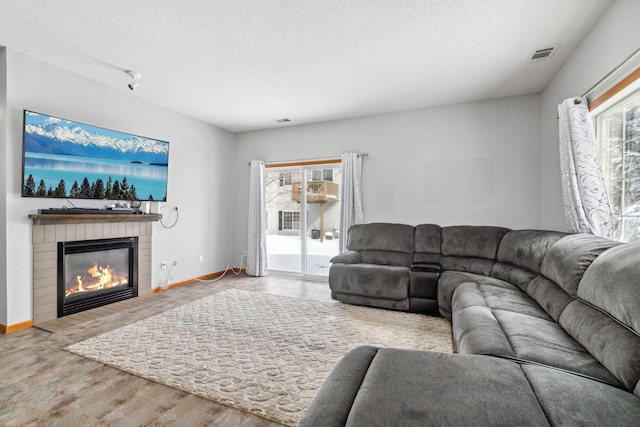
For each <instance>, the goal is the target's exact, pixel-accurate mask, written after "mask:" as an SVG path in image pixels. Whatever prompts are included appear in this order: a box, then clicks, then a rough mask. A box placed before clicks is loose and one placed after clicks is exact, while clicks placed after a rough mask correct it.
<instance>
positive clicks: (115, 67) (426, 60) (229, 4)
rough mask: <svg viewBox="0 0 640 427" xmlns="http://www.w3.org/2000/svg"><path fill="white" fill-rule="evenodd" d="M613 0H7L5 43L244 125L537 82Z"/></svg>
mask: <svg viewBox="0 0 640 427" xmlns="http://www.w3.org/2000/svg"><path fill="white" fill-rule="evenodd" d="M611 3H612V0H456V1H452V0H323V1H312V0H307V1H300V0H253V1H252V0H188V1H178V0H172V1H170V0H136V1H130V0H126V1H125V0H104V1H88V0H56V1H38V0H0V46H6V47H8V48H10V49H13V50H16V51H19V52H23V53H25V54H28V55H30V56H33V57H35V58H39V59H42V60H44V61H46V62H49V63H52V64H55V65H58V66H61V67H63V68H65V69H68V70H70V71H72V72H75V73H78V74H81V75H85V76H87V77H89V78H91V79H94V80H97V81H99V82H102V83H105V84H107V85H109V86H113V87H115V88H118V89H120V90H123V91H129V89H128V88H127V84H128V83H130V78H129V76H127V74H126V73H125V71H126V70H135V71H137V72H139V73H141V74H142V79H141V84H140V86H139V87H138V89H136V91H135V92H132V93H131V96H138V97H141V98H144V99H147V100H150V101H153V102H156V103H158V104H161V105H164V106H166V107H168V108H171V109H173V110H176V111H180V112H182V113H184V114H187V115H189V116H193V117H195V118H198V119H200V120H203V121H206V122H209V123H212V124H214V125H217V126H219V127H222V128H224V129H227V130H230V131H232V132H243V131H248V130H256V129H265V128H272V127H281V126H291V125H298V124H304V123H314V122H321V121H327V120H336V119H342V118H348V117H358V116H364V115H371V114H380V113H387V112H394V111H403V110H410V109H415V108H423V107H430V106H437V105H445V104H452V103H459V102H469V101H475V100H482V99H491V98H499V97H505V96H513V95H522V94H530V93H538V92H540V91H541V90H542V89H544V87H545V86H546V84H547V83H548V82H549V80H550V79H551V78H552V77H553V76H554V74H555V73H556V72H557V71H558V70H559V69H560V67H561V66H562V64H563V63H564V61H565V60H566V59H567V58H568V57H569V55H570V54H571V53H572V52H573V50H574V49H575V48H576V46H577V45H578V44H579V42H580V41H581V40H582V38H584V36H585V35H586V34H587V33H588V32H589V30H590V29H591V28H592V27H593V25H594V24H595V23H596V22H597V20H598V19H599V18H600V17H601V16H602V14H603V13H604V12H605V11H606V9H607V7H609V5H610V4H611ZM549 46H557V47H558V48H557V49H556V51H555V53H554V54H553V56H552V57H551V58H549V59H546V60H541V61H535V62H534V61H530V60H529V58H530V56H531V54H532V52H533V51H534V50H536V49H540V48H545V47H549ZM282 118H289V119H291V121H290V122H288V123H284V124H278V123H276V120H277V119H282Z"/></svg>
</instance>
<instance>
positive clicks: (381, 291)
mask: <svg viewBox="0 0 640 427" xmlns="http://www.w3.org/2000/svg"><path fill="white" fill-rule="evenodd" d="M329 288H331V290H332V291H334V292H339V293H343V294H350V295H359V296H366V297H372V298H383V299H389V300H394V301H401V300H405V299H407V298H408V297H409V268H408V267H399V266H392V265H376V264H333V265H332V266H331V269H330V270H329Z"/></svg>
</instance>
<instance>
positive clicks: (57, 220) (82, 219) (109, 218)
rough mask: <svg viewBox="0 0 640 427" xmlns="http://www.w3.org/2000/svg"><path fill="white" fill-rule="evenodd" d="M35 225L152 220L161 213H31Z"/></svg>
mask: <svg viewBox="0 0 640 427" xmlns="http://www.w3.org/2000/svg"><path fill="white" fill-rule="evenodd" d="M29 218H31V219H33V224H34V225H47V224H86V223H92V222H94V223H95V222H109V223H110V222H152V221H160V219H161V218H162V215H160V214H102V213H100V214H91V213H83V214H31V215H29Z"/></svg>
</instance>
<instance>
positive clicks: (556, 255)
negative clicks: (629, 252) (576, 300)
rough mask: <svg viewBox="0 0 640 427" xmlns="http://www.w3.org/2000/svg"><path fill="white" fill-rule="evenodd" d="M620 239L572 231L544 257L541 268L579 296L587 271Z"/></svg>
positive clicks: (570, 293)
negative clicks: (579, 284) (599, 256)
mask: <svg viewBox="0 0 640 427" xmlns="http://www.w3.org/2000/svg"><path fill="white" fill-rule="evenodd" d="M620 244H621V243H620V242H616V241H613V240H609V239H606V238H604V237H599V236H594V235H592V234H572V235H569V236H566V237H563V238H562V239H560V240H558V241H557V242H556V243H555V244H554V245H553V246H552V247H551V248H550V249H549V252H547V255H546V256H545V257H544V259H543V260H542V265H541V272H542V274H544V275H545V276H546V277H547V278H548V279H550V280H553V281H554V282H556V283H557V284H558V285H559V286H560V287H561V288H562V289H563V290H564V291H565V292H566V293H567V294H568V295H570V296H572V297H575V296H576V293H577V291H578V283H579V282H580V279H582V276H583V275H584V272H585V271H586V270H587V268H588V267H589V266H590V265H591V263H592V262H593V261H594V260H595V259H596V258H597V257H598V255H600V254H601V253H602V252H604V251H606V250H607V249H610V248H612V247H614V246H618V245H620Z"/></svg>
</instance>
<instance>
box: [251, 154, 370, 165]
mask: <svg viewBox="0 0 640 427" xmlns="http://www.w3.org/2000/svg"><path fill="white" fill-rule="evenodd" d="M357 154H358V157H367V156H368V155H369V153H357ZM340 159H341V157H329V158H325V159H306V160H280V161H274V162H265V164H267V165H269V164H278V163H305V162H323V161H331V160H340ZM247 164H248V165H251V162H247Z"/></svg>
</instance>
